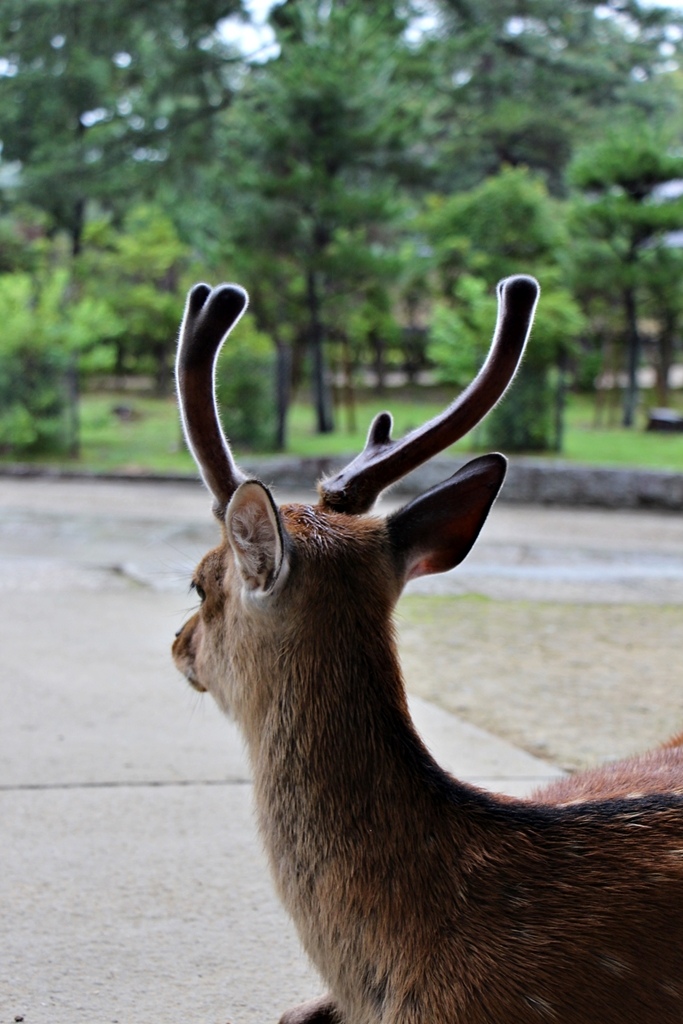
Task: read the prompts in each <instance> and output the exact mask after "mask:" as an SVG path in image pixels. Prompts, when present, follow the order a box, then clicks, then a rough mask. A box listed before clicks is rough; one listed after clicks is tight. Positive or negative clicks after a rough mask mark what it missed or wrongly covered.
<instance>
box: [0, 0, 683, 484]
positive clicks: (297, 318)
mask: <svg viewBox="0 0 683 1024" xmlns="http://www.w3.org/2000/svg"><path fill="white" fill-rule="evenodd" d="M682 40H683V9H679V8H677V7H675V6H668V7H664V6H655V5H652V4H649V3H648V4H645V3H638V2H632V0H614V2H607V3H590V2H586V0H526V2H525V0H476V2H474V0H403V2H400V3H392V2H385V0H373V2H372V3H367V2H365V3H362V2H359V0H323V2H316V0H286V2H284V3H279V4H274V5H272V4H268V3H264V2H261V3H256V2H255V0H252V2H251V3H249V2H247V0H244V2H243V3H241V4H240V3H239V2H238V0H163V3H162V2H160V0H135V2H132V0H108V2H107V3H106V4H104V3H92V0H50V2H46V0H4V3H3V17H2V19H1V21H0V145H1V152H0V323H1V325H2V331H1V332H0V459H1V460H3V461H5V462H17V461H23V462H39V463H45V462H51V463H53V464H57V465H64V464H66V465H70V466H83V467H85V468H88V469H95V470H98V469H99V470H102V469H107V470H112V469H135V470H141V469H145V470H151V471H154V470H156V471H159V472H161V471H169V470H181V471H182V470H185V469H187V470H188V471H189V470H190V468H191V463H190V460H189V457H188V455H187V453H186V452H185V450H184V446H183V444H182V440H181V437H180V431H179V427H178V425H177V414H176V410H175V404H174V399H173V374H172V365H173V356H174V349H175V341H176V336H177V327H178V323H179V320H180V317H181V315H182V309H183V303H184V297H185V294H186V291H187V289H188V287H190V286H191V285H192V284H193V283H194V282H195V281H198V280H208V281H209V282H212V283H217V282H219V281H221V280H233V281H237V282H239V283H241V284H243V285H244V286H245V287H246V288H247V289H248V291H249V293H250V296H251V305H250V311H249V314H248V316H247V318H246V319H245V320H243V321H242V323H241V324H240V327H239V329H238V330H237V331H236V332H235V334H234V336H233V338H231V340H230V343H229V345H227V346H226V350H225V352H224V355H223V358H222V361H221V369H220V373H219V391H220V395H221V405H222V409H223V415H224V418H225V426H226V430H227V432H228V434H229V436H230V438H231V440H232V441H233V443H234V445H235V447H236V448H237V450H238V451H245V450H249V451H262V452H271V451H278V450H279V451H289V452H292V453H296V454H298V455H306V454H311V455H320V454H326V455H327V454H335V453H342V452H343V453H346V452H348V451H353V450H355V449H357V447H358V446H359V444H360V443H361V441H362V439H363V437H364V433H365V430H366V428H367V424H368V422H369V419H370V417H371V415H372V414H373V413H374V412H376V411H378V410H379V409H381V408H384V407H385V406H387V405H388V406H389V407H390V408H391V409H392V410H393V411H394V414H395V418H396V420H397V432H398V433H400V432H402V431H404V430H406V429H408V428H411V427H414V426H416V425H417V424H418V423H420V422H421V421H422V420H423V419H424V418H426V416H428V415H429V414H430V413H432V412H433V411H435V410H436V409H438V408H440V407H441V406H442V405H443V403H444V401H446V400H449V399H450V397H451V396H452V395H453V393H454V392H456V391H457V390H458V389H459V388H461V387H463V386H464V385H466V384H467V382H468V381H469V380H470V379H471V377H472V376H473V374H474V373H475V372H476V369H477V367H478V366H479V364H480V363H481V361H482V359H483V356H484V354H485V351H486V349H487V347H488V343H489V340H490V337H491V332H492V329H493V325H494V323H495V315H496V312H495V285H496V283H497V281H498V280H499V279H500V278H502V277H504V276H506V275H508V274H511V273H518V272H524V273H531V274H534V275H536V276H537V277H538V279H539V280H540V282H541V286H542V299H541V306H540V311H539V315H538V318H537V323H536V326H535V328H534V332H533V337H532V343H531V346H530V348H529V351H528V355H527V358H526V361H525V364H524V367H523V370H522V373H521V374H520V376H519V379H518V381H517V383H516V385H515V387H514V389H513V390H512V392H511V393H510V395H509V396H508V398H507V400H506V402H505V403H504V404H503V405H502V407H501V408H500V409H499V410H497V411H496V412H494V414H493V415H492V416H491V417H490V418H489V419H488V421H487V422H486V424H485V425H484V426H483V427H481V428H480V429H479V430H478V432H476V433H475V435H474V437H473V438H470V439H469V440H468V441H467V442H466V444H467V445H468V446H469V447H473V448H481V447H487V448H490V447H501V448H503V450H505V451H507V452H515V451H517V452H525V453H535V454H538V455H543V454H544V453H550V454H552V455H553V457H558V456H560V457H562V458H566V459H571V460H576V461H582V462H597V463H602V464H615V465H617V464H637V465H645V466H651V467H659V468H669V469H680V468H683V433H682V432H681V427H682V426H683V354H682V353H681V325H682V323H683V273H682V270H683V72H682V71H681V67H680V54H681V50H682Z"/></svg>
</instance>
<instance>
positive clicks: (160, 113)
mask: <svg viewBox="0 0 683 1024" xmlns="http://www.w3.org/2000/svg"><path fill="white" fill-rule="evenodd" d="M238 10H240V4H239V0H145V3H138V2H137V0H108V2H107V3H99V2H97V3H92V2H91V0H4V2H3V10H2V18H0V142H1V143H2V160H3V162H6V163H15V164H16V166H17V167H18V168H19V169H20V173H19V177H18V185H19V189H18V191H19V194H20V196H21V198H22V199H26V200H28V201H30V202H32V203H33V204H34V205H36V206H38V207H40V208H41V209H43V210H46V211H47V212H48V213H49V215H50V217H51V218H52V221H53V225H54V227H55V228H58V229H63V230H66V231H68V233H69V235H70V237H71V239H72V246H73V250H74V252H78V250H79V249H80V246H81V240H82V236H83V228H84V224H85V210H86V204H87V202H88V201H89V200H99V201H100V202H104V203H106V204H108V205H111V204H112V203H115V202H116V200H118V201H119V202H121V203H123V202H124V201H125V200H126V199H127V198H128V197H129V196H130V194H131V192H132V191H137V192H138V193H139V192H140V191H142V190H144V189H145V187H147V188H149V187H150V186H151V185H152V184H156V183H157V182H158V178H159V173H160V168H163V169H164V172H165V174H166V175H168V174H169V173H170V171H169V168H170V167H171V165H176V166H178V165H186V164H188V163H192V162H193V161H197V160H204V161H206V160H207V159H209V158H210V155H211V154H210V133H209V132H208V131H207V124H208V123H209V122H210V120H211V118H212V117H213V116H214V115H215V114H216V112H217V111H219V110H221V109H222V108H224V107H225V106H226V104H228V103H229V102H230V99H231V95H232V77H231V76H232V74H233V73H234V64H235V61H237V60H238V59H239V58H238V55H237V53H236V51H235V49H234V47H232V46H228V45H227V44H226V43H225V42H224V41H223V40H222V37H221V35H220V33H219V32H218V30H217V27H218V25H219V23H220V21H221V19H223V18H225V17H227V16H229V15H231V14H233V13H234V12H235V11H238Z"/></svg>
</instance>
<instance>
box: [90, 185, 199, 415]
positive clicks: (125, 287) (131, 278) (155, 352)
mask: <svg viewBox="0 0 683 1024" xmlns="http://www.w3.org/2000/svg"><path fill="white" fill-rule="evenodd" d="M85 240H86V242H87V245H86V248H85V251H84V252H83V253H82V254H81V256H80V257H79V259H78V261H77V264H76V279H77V281H78V282H79V283H80V288H79V289H78V290H79V292H80V294H81V296H88V295H89V296H92V297H93V298H95V297H97V299H98V300H99V301H102V302H106V304H107V307H108V309H109V311H110V314H111V315H110V318H109V321H108V323H107V328H108V333H103V334H102V336H101V337H100V339H99V344H100V345H110V346H112V347H113V349H114V351H115V353H116V356H115V363H114V366H113V367H112V368H113V369H114V371H115V372H116V373H119V374H123V373H132V372H136V373H144V372H151V373H152V374H153V376H154V381H155V390H156V392H157V394H159V395H166V394H168V393H169V391H170V389H171V387H172V381H173V376H172V367H173V357H174V353H175V346H176V335H177V330H178V323H179V321H180V316H181V314H182V308H183V301H184V297H185V294H186V291H187V288H188V286H189V284H190V283H191V279H192V277H193V276H194V275H191V274H190V275H188V269H189V266H190V253H189V249H188V247H187V246H186V245H185V244H184V243H183V242H182V241H181V239H180V238H179V237H178V234H177V232H176V229H175V227H174V225H173V222H172V221H171V220H170V218H169V217H168V216H166V214H164V213H163V212H162V211H160V210H159V209H158V208H156V207H154V206H147V205H142V206H135V207H133V208H132V209H131V210H130V211H129V212H128V214H127V215H126V217H125V218H124V221H123V224H122V226H121V229H120V230H117V229H116V228H115V227H114V226H113V225H112V224H111V223H110V222H108V221H91V222H90V223H89V224H88V226H87V228H86V233H85Z"/></svg>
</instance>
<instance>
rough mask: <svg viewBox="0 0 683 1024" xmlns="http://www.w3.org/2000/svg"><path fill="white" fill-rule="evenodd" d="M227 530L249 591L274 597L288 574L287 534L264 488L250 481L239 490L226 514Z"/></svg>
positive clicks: (273, 503)
mask: <svg viewBox="0 0 683 1024" xmlns="http://www.w3.org/2000/svg"><path fill="white" fill-rule="evenodd" d="M225 528H226V532H227V535H228V540H229V541H230V545H231V547H232V549H233V551H234V553H235V557H236V559H237V564H238V566H239V568H240V571H241V573H242V576H243V578H244V581H245V583H246V585H247V587H248V589H249V590H252V591H255V592H257V593H261V594H269V593H271V592H272V590H273V589H274V587H275V585H276V584H277V583H278V581H282V579H283V577H284V573H285V571H286V565H287V562H286V557H285V551H286V547H285V532H284V527H283V525H282V521H281V519H280V513H279V512H278V509H277V506H276V505H275V502H274V501H273V499H272V497H271V495H270V492H269V491H268V489H267V488H266V487H264V486H263V484H260V483H258V482H257V481H255V480H247V481H246V483H243V484H241V485H240V486H239V487H238V488H237V490H236V491H235V493H234V495H233V497H232V499H231V501H230V504H229V505H228V510H227V512H226V514H225Z"/></svg>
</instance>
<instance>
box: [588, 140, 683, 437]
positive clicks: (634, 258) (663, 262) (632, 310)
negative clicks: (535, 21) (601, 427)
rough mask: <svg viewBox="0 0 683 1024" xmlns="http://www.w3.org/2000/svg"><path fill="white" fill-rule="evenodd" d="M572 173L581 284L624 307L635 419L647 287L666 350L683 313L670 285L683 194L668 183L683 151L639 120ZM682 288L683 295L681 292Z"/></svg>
mask: <svg viewBox="0 0 683 1024" xmlns="http://www.w3.org/2000/svg"><path fill="white" fill-rule="evenodd" d="M570 177H571V181H572V183H573V184H574V186H575V187H576V188H577V189H579V190H580V192H581V197H580V198H579V199H577V202H576V204H575V209H574V217H573V230H574V232H575V234H577V235H578V236H579V238H580V239H581V240H582V241H581V244H579V245H577V246H576V249H575V259H574V272H575V280H576V287H577V289H578V290H579V292H580V293H581V294H582V296H583V299H584V302H585V303H586V305H587V306H588V307H590V305H591V301H592V300H594V299H595V297H596V292H599V299H600V301H601V302H604V300H605V297H609V299H611V300H612V301H613V302H614V304H615V305H616V306H618V307H619V308H620V309H621V314H622V318H623V336H624V341H625V349H626V367H627V387H626V391H625V396H624V412H623V424H624V426H625V427H630V426H632V425H633V423H634V419H635V413H636V407H637V402H638V369H639V365H640V358H641V350H642V335H641V328H640V323H639V319H640V308H641V304H642V302H643V301H644V298H645V296H646V295H648V294H649V295H650V296H657V299H658V302H659V303H660V304H661V305H660V316H661V328H662V332H663V333H662V334H661V335H660V336H661V338H662V343H663V350H666V346H668V344H669V341H670V338H671V335H672V333H673V322H672V318H673V320H674V321H675V320H676V319H677V318H678V317H679V316H680V295H679V287H676V288H675V291H673V292H671V296H672V298H671V300H668V299H667V297H666V296H667V295H668V294H669V293H670V289H671V285H672V281H671V267H672V265H673V266H674V268H677V267H679V266H680V264H681V261H680V260H679V259H678V257H677V255H676V254H674V252H673V251H671V250H670V249H669V243H668V236H669V233H670V232H672V231H674V230H676V229H678V228H679V227H680V225H681V223H682V222H683V196H681V194H680V192H674V193H673V196H674V197H673V198H668V197H667V192H666V190H665V189H663V186H666V185H667V184H668V183H670V182H672V181H675V180H680V179H681V178H683V159H682V158H681V157H679V156H677V155H672V153H671V151H670V146H669V144H668V140H667V138H666V137H665V136H663V135H662V134H661V133H659V132H657V131H656V130H651V129H650V128H649V127H648V126H646V125H642V124H637V125H632V126H631V127H630V129H629V130H623V131H621V132H618V133H612V134H611V135H610V136H609V137H608V138H607V139H606V140H604V141H603V142H601V143H599V144H597V145H595V146H593V147H590V148H588V149H586V150H584V151H583V152H581V153H580V154H579V155H578V156H577V157H576V159H575V161H574V163H573V165H572V168H571V172H570ZM674 296H675V298H674Z"/></svg>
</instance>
